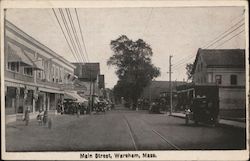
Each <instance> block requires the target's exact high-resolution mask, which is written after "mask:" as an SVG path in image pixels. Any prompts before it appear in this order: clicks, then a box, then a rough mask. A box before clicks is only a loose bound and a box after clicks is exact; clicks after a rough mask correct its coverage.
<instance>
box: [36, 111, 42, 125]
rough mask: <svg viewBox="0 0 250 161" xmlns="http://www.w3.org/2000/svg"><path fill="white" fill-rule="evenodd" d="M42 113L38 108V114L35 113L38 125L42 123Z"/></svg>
mask: <svg viewBox="0 0 250 161" xmlns="http://www.w3.org/2000/svg"><path fill="white" fill-rule="evenodd" d="M43 115H44V113H43V110H41V109H40V110H39V114H38V115H37V117H36V118H37V121H38V124H39V125H42V124H43V123H42V121H43Z"/></svg>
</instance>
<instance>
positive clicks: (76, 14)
mask: <svg viewBox="0 0 250 161" xmlns="http://www.w3.org/2000/svg"><path fill="white" fill-rule="evenodd" d="M75 13H76V18H77V21H78V25H79V29H80V33H81V38H82V43H83V47H84V50H85V53H86V57H87V61H89V56H88V52H87V48H86V45H85V41H84V37H83V32H82V28H81V24H80V21H79V17H78V13H77V9H76V8H75Z"/></svg>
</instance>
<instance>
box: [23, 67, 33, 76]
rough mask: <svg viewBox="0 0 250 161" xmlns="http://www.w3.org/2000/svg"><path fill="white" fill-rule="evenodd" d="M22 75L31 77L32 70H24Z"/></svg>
mask: <svg viewBox="0 0 250 161" xmlns="http://www.w3.org/2000/svg"><path fill="white" fill-rule="evenodd" d="M23 72H24V74H25V75H28V76H32V75H33V69H32V68H24V71H23Z"/></svg>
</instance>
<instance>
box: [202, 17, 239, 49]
mask: <svg viewBox="0 0 250 161" xmlns="http://www.w3.org/2000/svg"><path fill="white" fill-rule="evenodd" d="M243 20H244V18H242V19H241V20H240V21H238V22H237V23H236V24H234V25H233V26H231V27H230V28H228V29H227V30H226V31H224V32H222V33H221V34H220V35H219V36H217V37H216V38H215V39H214V40H212V41H210V42H209V43H208V44H207V45H204V46H203V47H201V48H208V47H207V46H209V44H211V43H213V42H214V41H215V40H217V39H218V38H220V37H221V36H223V35H224V34H226V33H227V32H229V31H230V30H231V29H233V28H234V27H235V26H237V25H239V24H240V23H241V22H242V21H243Z"/></svg>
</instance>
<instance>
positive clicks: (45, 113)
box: [43, 109, 49, 125]
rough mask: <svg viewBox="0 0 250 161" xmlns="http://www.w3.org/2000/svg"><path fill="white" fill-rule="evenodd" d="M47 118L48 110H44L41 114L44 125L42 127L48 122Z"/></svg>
mask: <svg viewBox="0 0 250 161" xmlns="http://www.w3.org/2000/svg"><path fill="white" fill-rule="evenodd" d="M48 117H49V115H48V110H47V109H46V110H45V111H44V114H43V124H44V125H46V124H47V122H48Z"/></svg>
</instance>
